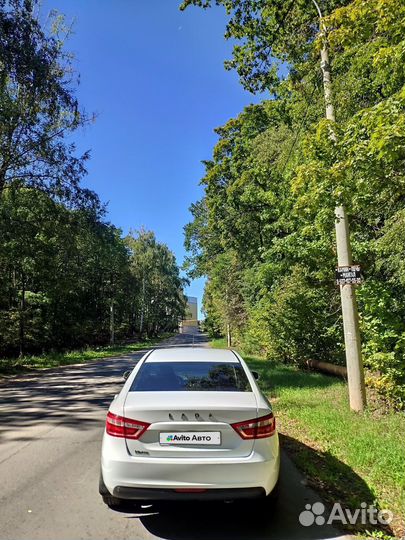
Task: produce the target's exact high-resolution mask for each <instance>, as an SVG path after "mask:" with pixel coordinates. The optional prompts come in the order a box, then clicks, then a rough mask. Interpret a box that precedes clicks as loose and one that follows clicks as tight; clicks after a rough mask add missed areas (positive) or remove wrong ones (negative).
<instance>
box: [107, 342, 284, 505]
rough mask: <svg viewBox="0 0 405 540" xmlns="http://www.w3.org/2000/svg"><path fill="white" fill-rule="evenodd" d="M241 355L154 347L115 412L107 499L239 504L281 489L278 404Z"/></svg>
mask: <svg viewBox="0 0 405 540" xmlns="http://www.w3.org/2000/svg"><path fill="white" fill-rule="evenodd" d="M255 378H257V374H256V373H254V372H253V373H252V372H251V371H250V370H249V368H248V367H247V365H246V363H245V362H244V361H243V359H242V358H241V357H240V356H239V354H238V353H236V352H234V351H230V350H221V349H208V348H207V349H206V348H170V349H155V350H152V351H150V352H148V353H147V354H145V356H144V357H143V358H142V359H141V360H140V361H139V362H138V364H137V365H136V366H135V368H134V370H133V371H132V372H131V373H130V375H129V376H128V378H127V380H126V382H125V384H124V386H123V388H122V390H121V392H120V393H119V394H118V395H117V396H116V397H115V399H114V401H113V402H112V403H111V405H110V409H109V411H108V414H107V421H106V427H105V432H104V438H103V445H102V452H101V475H100V494H101V495H102V497H103V500H104V502H105V503H106V504H107V505H108V506H110V507H111V508H117V509H118V507H120V506H122V505H123V504H126V503H128V502H129V501H132V502H135V501H138V503H140V502H142V503H145V504H148V503H151V502H152V501H168V500H235V499H248V498H262V499H263V500H267V499H266V496H268V495H270V494H273V495H274V493H275V492H276V487H277V483H278V477H279V468H280V450H279V441H278V435H277V430H276V421H275V417H274V415H273V413H272V409H271V405H270V403H269V402H268V400H267V399H266V398H265V397H264V396H263V394H262V393H261V392H260V390H259V388H258V386H257V384H256V381H255Z"/></svg>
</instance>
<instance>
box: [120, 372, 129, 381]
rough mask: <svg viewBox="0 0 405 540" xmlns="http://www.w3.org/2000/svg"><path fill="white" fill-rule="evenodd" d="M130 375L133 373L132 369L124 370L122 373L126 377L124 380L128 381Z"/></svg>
mask: <svg viewBox="0 0 405 540" xmlns="http://www.w3.org/2000/svg"><path fill="white" fill-rule="evenodd" d="M130 375H131V370H130V369H127V371H124V373H123V374H122V378H123V379H124V381H126V380H127V379H128V377H129V376H130Z"/></svg>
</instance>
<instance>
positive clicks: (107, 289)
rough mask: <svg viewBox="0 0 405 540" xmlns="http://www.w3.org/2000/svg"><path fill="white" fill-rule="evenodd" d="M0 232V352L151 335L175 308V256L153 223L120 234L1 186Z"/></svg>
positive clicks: (90, 216)
mask: <svg viewBox="0 0 405 540" xmlns="http://www.w3.org/2000/svg"><path fill="white" fill-rule="evenodd" d="M0 237H1V239H2V242H1V244H0V273H1V275H2V280H1V282H0V352H1V353H3V354H10V355H12V354H15V353H17V352H19V353H20V355H22V354H23V353H24V352H26V351H27V352H29V351H31V352H38V351H41V350H49V349H64V348H69V347H73V346H74V347H77V346H84V345H86V344H91V343H104V342H106V341H107V340H108V339H110V341H112V342H113V341H114V340H115V339H123V338H127V337H136V336H138V335H139V334H144V335H146V336H154V335H157V334H159V333H161V332H164V331H169V330H170V331H171V330H173V329H174V328H176V326H177V322H178V319H179V317H181V316H182V315H183V312H184V308H185V300H184V296H183V292H182V287H183V281H182V280H181V279H180V277H179V269H178V266H177V265H176V262H175V260H174V256H173V254H172V253H171V252H170V251H169V250H168V248H167V247H166V246H165V245H163V244H160V243H159V242H157V241H156V239H155V237H154V235H153V233H148V232H141V233H139V235H135V236H134V235H131V236H129V237H128V238H126V239H125V240H124V239H123V238H122V237H121V231H120V230H119V229H117V228H116V227H114V226H113V225H110V224H108V223H105V222H103V221H101V220H100V219H99V218H98V217H97V215H95V214H94V213H91V212H89V211H88V210H68V209H67V208H66V207H65V206H63V205H62V204H58V203H55V202H54V201H52V199H50V197H49V196H48V195H46V194H44V193H42V192H39V191H35V190H31V189H27V188H24V189H21V188H20V189H18V190H14V189H9V190H7V191H6V192H5V193H4V194H3V197H2V199H1V203H0ZM143 276H145V281H146V286H143V285H145V283H143V281H142V280H143ZM142 318H143V320H144V324H143V326H142V325H141V323H140V320H141V319H142Z"/></svg>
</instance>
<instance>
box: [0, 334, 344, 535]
mask: <svg viewBox="0 0 405 540" xmlns="http://www.w3.org/2000/svg"><path fill="white" fill-rule="evenodd" d="M193 343H194V346H204V345H205V343H204V338H203V337H202V336H201V335H196V334H195V333H188V334H182V335H178V336H176V337H174V338H171V339H170V340H169V341H168V342H167V343H166V344H165V345H168V346H173V345H175V346H179V345H180V346H193ZM144 352H145V351H141V352H138V353H136V354H132V355H128V356H125V357H120V358H110V359H104V360H101V361H97V362H93V363H90V364H85V365H75V366H69V367H64V368H59V369H54V370H50V371H47V372H45V373H43V374H41V375H40V376H24V377H20V378H17V379H14V380H11V381H8V382H7V383H3V384H1V385H0V486H1V492H0V498H1V500H0V540H6V539H7V540H20V539H27V540H28V539H29V540H35V539H41V540H45V539H52V540H65V539H69V540H77V539H97V540H101V539H120V540H123V539H151V538H163V539H168V540H169V539H170V540H183V539H184V540H225V539H229V540H231V539H232V540H255V539H257V540H259V539H263V540H264V539H266V540H272V539H279V540H283V539H285V540H287V539H294V538H296V539H300V540H305V539H313V540H316V539H332V538H338V537H340V533H339V532H338V531H336V530H335V529H333V528H331V527H330V526H319V525H313V526H311V527H303V526H302V525H300V523H299V521H298V515H299V513H300V512H301V511H302V510H304V507H305V504H306V503H313V502H316V501H319V500H320V497H319V495H317V494H316V493H314V492H313V491H312V490H310V489H309V488H308V487H306V485H305V479H304V478H303V477H302V475H301V474H300V473H299V472H298V471H297V470H296V468H295V467H294V466H293V465H292V463H291V462H290V460H289V459H288V458H287V456H285V455H283V460H282V482H281V492H280V498H279V501H278V503H277V508H276V509H275V511H274V512H273V513H272V515H269V516H268V518H265V519H262V520H257V519H252V517H251V515H250V514H249V513H248V512H244V511H243V509H242V511H241V507H240V506H235V505H233V504H232V503H228V504H225V503H224V504H222V503H221V504H219V503H216V504H204V505H203V504H193V505H184V504H183V505H182V504H176V505H171V506H170V507H167V508H162V509H160V510H159V509H155V508H153V507H150V508H145V512H144V513H143V514H142V515H140V514H126V513H118V512H114V511H113V510H110V509H109V508H108V507H106V506H105V505H104V504H103V503H102V500H101V498H100V496H99V494H98V477H99V467H100V464H99V463H100V448H101V439H102V434H103V428H104V421H105V416H106V411H107V409H108V405H109V403H110V401H111V400H112V398H113V396H114V394H116V393H117V392H118V391H119V389H120V387H121V386H122V384H123V380H122V378H121V375H122V373H123V372H124V371H125V370H127V369H129V368H131V367H132V366H133V365H134V364H135V362H136V361H137V360H139V358H140V357H141V356H142V354H144Z"/></svg>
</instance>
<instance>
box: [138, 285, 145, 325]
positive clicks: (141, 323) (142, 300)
mask: <svg viewBox="0 0 405 540" xmlns="http://www.w3.org/2000/svg"><path fill="white" fill-rule="evenodd" d="M144 310H145V276H143V278H142V298H141V317H140V321H139V333H140V335H142V332H143V320H144Z"/></svg>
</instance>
